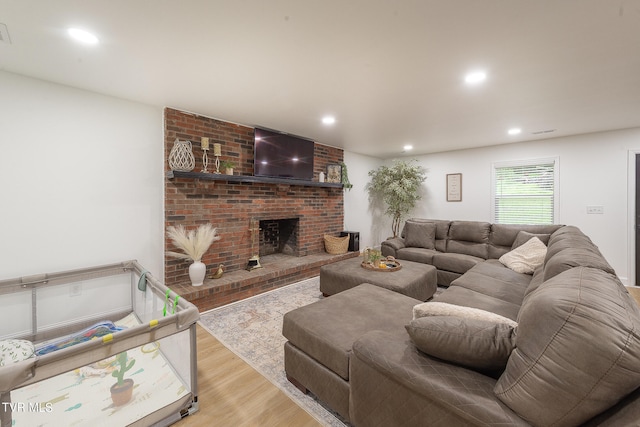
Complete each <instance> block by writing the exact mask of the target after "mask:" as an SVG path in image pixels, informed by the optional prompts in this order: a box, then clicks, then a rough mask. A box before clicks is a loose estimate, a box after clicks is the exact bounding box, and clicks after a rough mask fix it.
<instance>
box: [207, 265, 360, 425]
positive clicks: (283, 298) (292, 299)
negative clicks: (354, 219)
mask: <svg viewBox="0 0 640 427" xmlns="http://www.w3.org/2000/svg"><path fill="white" fill-rule="evenodd" d="M320 299H322V294H321V293H320V291H319V278H318V277H314V278H311V279H307V280H303V281H301V282H298V283H294V284H292V285H289V286H285V287H283V288H279V289H276V290H273V291H270V292H267V293H264V294H261V295H257V296H255V297H252V298H248V299H245V300H242V301H239V302H237V303H233V304H229V305H226V306H223V307H220V308H215V309H213V310H210V311H207V312H205V313H202V314H201V317H200V323H201V325H202V326H203V327H204V328H205V329H206V330H207V331H208V332H209V333H211V334H212V335H213V336H214V337H216V338H217V339H218V340H219V341H220V342H221V343H222V344H224V345H225V346H226V347H227V348H229V349H230V350H231V351H233V352H234V353H235V354H237V355H238V356H239V357H240V358H242V359H243V360H244V361H245V362H247V363H248V364H249V365H251V366H252V367H253V368H254V369H256V370H257V371H258V372H259V373H260V374H262V375H263V376H264V377H266V378H267V379H268V380H269V381H271V382H272V383H273V384H275V385H276V386H277V387H278V388H279V389H281V390H282V391H283V392H284V393H286V394H287V395H288V396H289V397H291V398H292V399H293V400H294V401H295V402H296V403H297V404H298V405H299V406H300V407H302V408H303V409H305V410H306V411H307V412H309V413H310V414H311V415H312V416H313V417H314V418H316V419H317V420H318V421H319V422H321V423H322V424H323V425H325V426H332V427H334V426H335V427H345V425H348V424H345V423H344V422H343V421H342V420H340V419H339V418H338V417H337V416H336V414H335V413H334V412H332V411H331V410H329V409H327V408H325V407H324V406H323V405H322V404H321V403H320V402H318V401H317V400H316V399H315V398H314V397H313V396H312V395H310V394H309V395H305V394H303V393H302V392H301V391H300V390H298V389H297V388H296V387H294V386H293V385H292V384H291V383H290V382H289V381H288V380H287V378H286V376H285V372H284V343H285V341H286V339H285V338H284V337H283V336H282V316H284V314H285V313H287V312H288V311H291V310H293V309H295V308H298V307H302V306H304V305H307V304H311V303H313V302H315V301H318V300H320Z"/></svg>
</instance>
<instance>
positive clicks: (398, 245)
mask: <svg viewBox="0 0 640 427" xmlns="http://www.w3.org/2000/svg"><path fill="white" fill-rule="evenodd" d="M404 247H406V245H405V244H404V239H403V238H402V237H391V238H389V239H387V240H385V241H384V242H382V243H381V244H380V250H381V251H382V255H383V256H392V257H397V254H398V250H400V249H402V248H404Z"/></svg>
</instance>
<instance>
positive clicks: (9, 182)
mask: <svg viewBox="0 0 640 427" xmlns="http://www.w3.org/2000/svg"><path fill="white" fill-rule="evenodd" d="M0 93H1V94H2V95H1V97H0V180H1V182H2V184H1V185H0V279H9V278H14V277H19V276H24V275H29V274H37V273H45V272H54V271H63V270H69V269H75V268H82V267H89V266H93V265H101V264H108V263H112V262H119V261H124V260H128V259H137V260H138V261H140V263H141V264H142V265H144V266H145V267H146V268H147V269H149V270H150V271H151V272H152V273H153V274H154V275H155V276H156V277H159V278H161V279H162V276H163V263H162V259H163V250H164V248H163V241H162V239H163V230H164V207H163V196H162V187H163V168H162V165H163V149H162V147H163V135H162V129H163V125H162V121H163V116H162V109H160V108H156V107H150V106H148V105H143V104H139V103H134V102H129V101H125V100H122V99H117V98H112V97H107V96H102V95H98V94H96V93H91V92H87V91H82V90H78V89H74V88H70V87H66V86H60V85H56V84H52V83H47V82H43V81H40V80H34V79H31V78H28V77H24V76H18V75H15V74H10V73H6V72H1V71H0Z"/></svg>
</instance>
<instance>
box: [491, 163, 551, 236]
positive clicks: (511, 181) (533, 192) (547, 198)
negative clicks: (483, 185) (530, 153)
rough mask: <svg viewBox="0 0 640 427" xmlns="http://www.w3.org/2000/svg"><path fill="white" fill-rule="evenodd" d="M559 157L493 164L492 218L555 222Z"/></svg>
mask: <svg viewBox="0 0 640 427" xmlns="http://www.w3.org/2000/svg"><path fill="white" fill-rule="evenodd" d="M557 193H558V159H557V158H552V159H537V160H529V161H520V162H504V163H494V164H493V176H492V198H491V199H492V200H491V202H492V206H491V210H492V215H493V218H492V221H493V222H495V223H498V224H555V223H557V211H558V209H557V206H558V195H557Z"/></svg>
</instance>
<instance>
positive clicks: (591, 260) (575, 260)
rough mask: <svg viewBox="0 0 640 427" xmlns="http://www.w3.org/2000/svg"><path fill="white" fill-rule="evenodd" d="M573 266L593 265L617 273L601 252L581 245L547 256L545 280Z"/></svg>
mask: <svg viewBox="0 0 640 427" xmlns="http://www.w3.org/2000/svg"><path fill="white" fill-rule="evenodd" d="M573 267H593V268H597V269H600V270H603V271H605V272H607V273H610V274H615V270H614V269H613V267H611V266H610V265H609V263H608V262H607V260H606V259H604V257H603V256H602V255H600V253H598V252H594V251H592V250H590V249H588V248H584V247H582V246H579V247H575V248H568V249H565V250H563V251H560V252H558V253H557V254H556V255H554V256H553V257H551V258H549V257H547V260H546V261H545V263H544V280H545V281H546V280H549V279H551V278H553V277H554V276H556V275H558V274H560V273H562V272H563V271H566V270H569V269H571V268H573Z"/></svg>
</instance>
